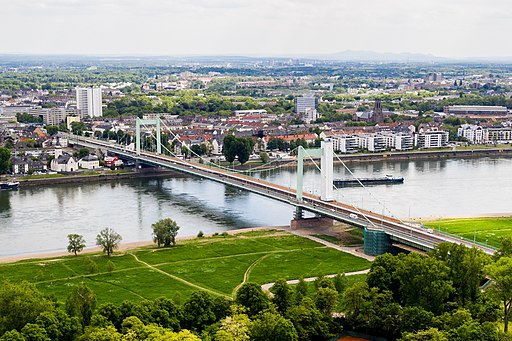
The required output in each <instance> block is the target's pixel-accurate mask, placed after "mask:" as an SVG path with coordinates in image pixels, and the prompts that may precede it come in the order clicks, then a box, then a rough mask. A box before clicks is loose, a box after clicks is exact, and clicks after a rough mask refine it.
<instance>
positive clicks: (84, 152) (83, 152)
mask: <svg viewBox="0 0 512 341" xmlns="http://www.w3.org/2000/svg"><path fill="white" fill-rule="evenodd" d="M87 155H89V149H87V148H80V150H79V151H78V159H81V158H83V157H86V156H87Z"/></svg>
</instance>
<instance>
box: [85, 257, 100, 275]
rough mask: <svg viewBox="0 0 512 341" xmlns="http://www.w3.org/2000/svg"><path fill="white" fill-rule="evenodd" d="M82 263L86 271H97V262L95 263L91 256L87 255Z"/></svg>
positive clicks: (91, 272)
mask: <svg viewBox="0 0 512 341" xmlns="http://www.w3.org/2000/svg"><path fill="white" fill-rule="evenodd" d="M84 263H85V264H84V265H85V268H86V269H87V272H89V274H94V273H96V272H98V264H96V262H95V261H93V260H92V259H91V257H87V258H86V259H85V261H84Z"/></svg>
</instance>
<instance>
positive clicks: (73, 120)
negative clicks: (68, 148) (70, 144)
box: [66, 115, 80, 130]
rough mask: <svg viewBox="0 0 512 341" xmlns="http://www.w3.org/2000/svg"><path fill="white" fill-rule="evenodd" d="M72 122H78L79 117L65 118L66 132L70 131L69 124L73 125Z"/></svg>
mask: <svg viewBox="0 0 512 341" xmlns="http://www.w3.org/2000/svg"><path fill="white" fill-rule="evenodd" d="M73 122H80V116H77V115H72V116H66V128H68V130H71V124H73Z"/></svg>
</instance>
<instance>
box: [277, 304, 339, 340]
mask: <svg viewBox="0 0 512 341" xmlns="http://www.w3.org/2000/svg"><path fill="white" fill-rule="evenodd" d="M286 318H288V319H290V321H292V323H293V326H294V327H295V329H296V330H297V334H298V336H299V340H304V341H306V340H324V339H325V338H326V336H327V335H328V333H329V324H328V322H327V321H326V320H325V316H324V315H323V314H322V313H321V312H320V311H319V310H318V309H317V308H316V307H315V305H314V304H313V302H312V301H311V300H310V299H309V298H305V299H304V300H303V301H302V303H301V304H300V305H296V306H294V307H291V308H290V309H289V310H288V313H287V314H286Z"/></svg>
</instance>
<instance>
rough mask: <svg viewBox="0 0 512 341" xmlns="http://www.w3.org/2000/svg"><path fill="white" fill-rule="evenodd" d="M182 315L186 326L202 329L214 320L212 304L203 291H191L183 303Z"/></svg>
mask: <svg viewBox="0 0 512 341" xmlns="http://www.w3.org/2000/svg"><path fill="white" fill-rule="evenodd" d="M183 316H184V320H185V323H186V326H187V328H189V329H194V330H198V331H202V330H203V329H204V328H206V327H207V326H209V325H210V324H212V323H214V322H215V312H214V304H213V300H212V298H211V296H210V295H209V294H208V293H207V292H205V291H196V292H193V293H192V295H191V296H190V298H189V299H188V301H186V302H185V304H184V305H183Z"/></svg>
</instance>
